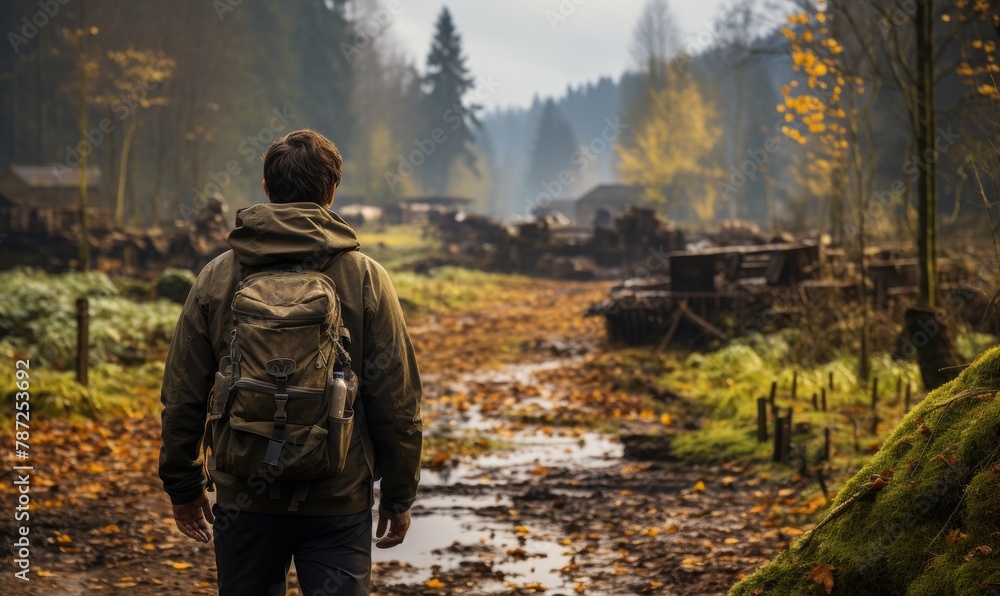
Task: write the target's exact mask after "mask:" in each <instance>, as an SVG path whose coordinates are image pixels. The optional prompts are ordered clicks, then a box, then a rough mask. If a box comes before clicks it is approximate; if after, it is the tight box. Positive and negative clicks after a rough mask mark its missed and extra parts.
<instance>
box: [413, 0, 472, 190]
mask: <svg viewBox="0 0 1000 596" xmlns="http://www.w3.org/2000/svg"><path fill="white" fill-rule="evenodd" d="M465 62H466V57H465V56H464V55H463V54H462V38H461V36H460V35H459V34H458V32H457V31H456V30H455V23H454V22H453V21H452V18H451V13H450V12H449V11H448V8H447V7H445V8H442V9H441V14H440V15H439V16H438V19H437V23H436V25H435V33H434V40H433V41H432V42H431V51H430V53H429V54H428V56H427V74H426V75H425V77H424V89H425V93H426V95H425V97H424V102H423V104H424V117H425V118H426V125H427V133H428V135H427V136H426V137H424V138H425V139H430V141H429V142H431V143H433V145H434V146H433V151H430V150H427V151H424V153H426V155H425V163H424V166H423V168H424V187H425V190H427V191H429V192H432V193H437V194H443V193H444V192H445V191H446V190H447V187H448V173H449V172H450V171H451V168H452V165H453V164H454V162H455V161H456V160H459V159H462V160H464V161H465V163H466V165H467V166H468V167H469V168H470V169H471V170H472V171H473V172H477V171H478V170H477V167H476V155H475V152H474V151H473V150H472V143H473V141H475V137H474V135H473V134H472V128H473V127H474V126H479V120H478V118H477V117H476V112H477V111H478V110H480V109H481V107H480V106H479V105H477V104H469V103H466V102H465V99H464V98H465V95H466V94H467V93H468V92H469V91H470V90H471V89H472V87H473V84H474V81H473V78H472V76H471V75H470V74H469V69H468V67H467V66H466V64H465ZM435 131H438V134H437V135H436V136H437V137H438V138H441V135H442V133H443V135H444V136H445V138H444V140H443V141H440V142H439V141H435V140H434V134H433V133H434V132H435Z"/></svg>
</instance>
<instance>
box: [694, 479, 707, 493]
mask: <svg viewBox="0 0 1000 596" xmlns="http://www.w3.org/2000/svg"><path fill="white" fill-rule="evenodd" d="M694 490H696V491H698V492H700V493H703V492H705V483H704V482H702V481H701V480H699V481H698V482H695V483H694Z"/></svg>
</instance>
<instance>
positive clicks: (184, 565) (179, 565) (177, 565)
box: [170, 562, 191, 569]
mask: <svg viewBox="0 0 1000 596" xmlns="http://www.w3.org/2000/svg"><path fill="white" fill-rule="evenodd" d="M170 566H171V567H173V568H174V569H187V568H188V567H190V566H191V563H183V562H179V563H171V564H170Z"/></svg>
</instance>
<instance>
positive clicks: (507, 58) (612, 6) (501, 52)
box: [390, 0, 727, 109]
mask: <svg viewBox="0 0 1000 596" xmlns="http://www.w3.org/2000/svg"><path fill="white" fill-rule="evenodd" d="M396 1H397V2H398V6H399V8H398V11H397V13H396V14H395V16H394V18H393V20H392V24H391V26H390V31H391V34H392V35H393V36H394V37H395V38H396V39H397V40H398V41H399V43H400V44H401V45H402V48H403V49H404V50H405V51H406V52H408V53H409V54H410V55H411V56H412V57H413V59H414V60H416V63H417V64H418V65H419V66H420V68H421V69H422V68H423V66H424V64H425V62H426V60H427V51H428V49H429V48H430V42H431V37H432V35H433V33H434V22H435V20H436V18H437V15H438V13H439V12H440V11H441V7H442V6H445V5H447V6H448V8H449V10H451V13H452V17H453V18H454V20H455V26H456V28H457V29H458V32H459V34H460V35H461V36H462V44H463V45H462V47H463V49H464V51H465V54H466V56H468V64H469V67H470V68H471V70H472V73H473V74H474V75H476V76H478V77H488V78H489V79H492V80H493V81H494V82H495V83H496V84H497V86H496V88H495V90H494V91H493V92H492V93H490V94H488V96H487V97H481V98H480V99H481V102H480V103H482V104H483V105H485V106H486V107H487V108H488V109H492V108H495V107H499V106H525V105H528V104H529V103H530V102H531V99H532V97H533V96H534V95H535V94H538V95H539V96H542V97H546V96H552V95H556V96H557V95H561V94H562V93H563V92H564V91H565V89H566V86H567V85H574V86H576V85H579V84H581V83H585V82H588V81H595V80H597V78H598V77H600V76H601V75H610V76H612V77H614V78H615V79H617V78H618V77H619V76H620V75H621V74H622V72H624V71H625V70H626V69H628V68H631V66H632V59H631V56H630V54H629V46H630V44H631V41H632V31H633V29H634V27H635V24H636V21H637V20H638V19H639V15H640V14H641V13H642V8H643V6H644V5H645V3H646V1H645V0H448V1H447V2H444V1H440V0H396ZM670 5H671V8H672V9H673V11H674V14H675V15H676V17H677V20H678V21H679V25H680V28H681V33H682V37H683V43H682V45H683V46H685V47H691V45H692V44H694V45H696V46H697V45H698V44H699V43H700V44H703V43H704V40H706V39H707V36H708V35H709V27H710V25H711V22H712V21H713V19H714V18H715V17H716V16H717V14H718V11H719V10H720V8H721V7H722V6H723V5H727V3H726V2H724V1H723V0H695V1H692V0H674V1H673V2H671V3H670ZM560 7H561V8H560ZM699 40H701V41H699ZM484 95H486V94H485V93H484Z"/></svg>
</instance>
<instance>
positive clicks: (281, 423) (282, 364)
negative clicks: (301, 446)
mask: <svg viewBox="0 0 1000 596" xmlns="http://www.w3.org/2000/svg"><path fill="white" fill-rule="evenodd" d="M264 370H265V371H266V372H267V374H269V375H271V376H272V377H274V380H275V384H276V385H277V386H278V390H277V391H275V392H274V404H275V406H276V408H275V412H274V430H273V431H272V433H271V440H270V442H269V443H268V444H267V451H266V452H265V453H264V463H265V464H267V465H269V466H277V465H278V457H279V456H280V455H281V448H282V447H284V445H285V424H286V423H287V422H288V412H286V411H285V406H286V405H287V404H288V377H289V375H291V374H292V371H293V370H295V361H294V360H291V359H289V358H277V359H275V360H268V361H267V362H266V363H264Z"/></svg>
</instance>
